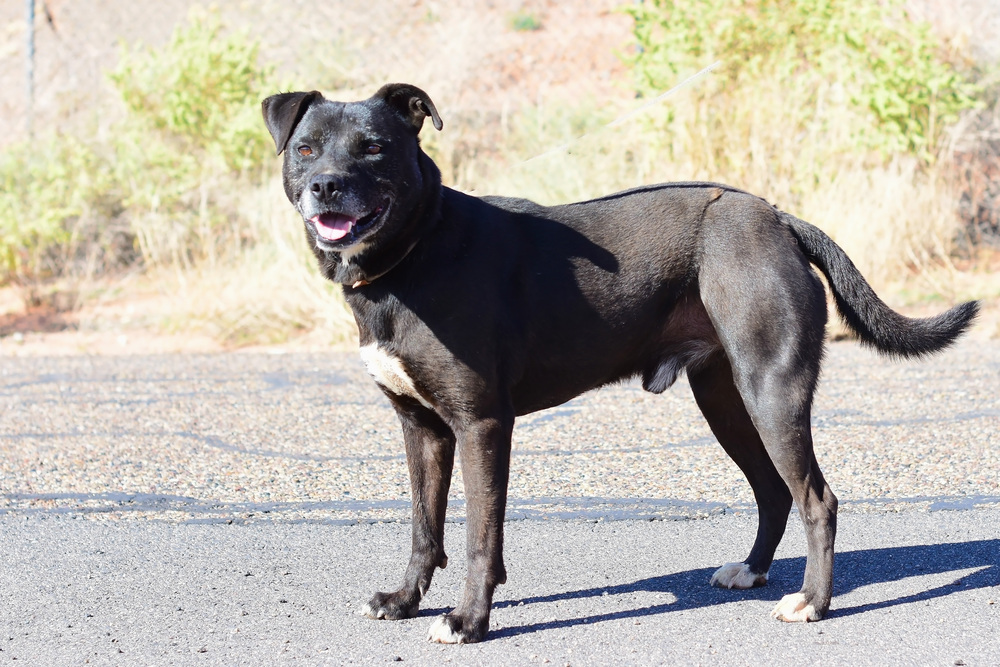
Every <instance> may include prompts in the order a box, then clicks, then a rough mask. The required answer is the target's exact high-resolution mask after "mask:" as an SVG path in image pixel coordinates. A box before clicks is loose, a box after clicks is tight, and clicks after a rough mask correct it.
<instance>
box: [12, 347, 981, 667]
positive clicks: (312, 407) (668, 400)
mask: <svg viewBox="0 0 1000 667" xmlns="http://www.w3.org/2000/svg"><path fill="white" fill-rule="evenodd" d="M998 378H1000V344H998V343H995V342H990V343H983V342H974V343H973V342H967V343H963V344H962V345H960V346H958V347H957V348H956V349H954V350H951V351H949V352H947V353H946V354H943V355H940V356H937V357H935V358H933V359H930V360H927V361H925V362H921V363H898V362H889V361H885V360H881V359H879V358H877V357H875V356H873V355H871V354H870V353H868V352H866V351H864V350H861V349H859V348H858V347H857V346H854V345H848V344H835V345H832V346H831V350H830V353H829V355H828V361H827V364H826V371H825V376H824V381H823V385H822V387H821V390H820V393H819V395H818V397H817V402H816V414H815V419H814V422H815V429H816V443H817V451H818V455H819V458H820V463H821V465H822V466H823V467H824V469H825V470H826V472H827V477H828V479H829V481H830V483H831V486H832V487H833V488H834V490H835V491H836V492H837V493H838V496H839V497H840V498H841V501H842V505H841V507H842V511H841V524H840V535H839V539H838V552H839V556H838V560H837V579H836V584H835V598H834V609H833V611H832V612H831V616H830V618H829V619H828V620H826V621H824V622H823V623H819V624H810V625H808V626H790V625H785V624H781V623H778V622H776V621H772V620H771V619H769V618H768V617H767V612H768V611H769V610H770V608H771V606H773V604H774V602H775V601H776V600H777V599H779V598H780V596H781V595H782V594H783V593H787V592H789V591H791V590H794V589H796V588H797V586H798V583H799V582H800V580H801V573H802V568H803V565H804V559H803V556H804V545H803V539H802V531H801V528H800V527H799V526H798V525H797V523H794V522H793V523H792V524H791V525H790V528H789V531H788V535H787V536H786V539H785V541H784V543H783V544H782V547H781V549H780V550H779V553H778V561H777V562H776V564H775V566H774V569H773V570H772V579H771V582H770V583H769V584H768V585H767V586H765V587H764V588H762V589H757V590H754V591H749V592H730V591H719V590H715V589H711V588H709V587H708V586H707V585H706V582H707V579H708V577H709V575H710V573H711V571H712V569H713V568H714V567H717V566H718V565H720V564H721V563H722V562H725V561H727V560H736V559H739V558H741V557H742V556H744V555H745V551H746V549H747V548H748V546H749V544H750V542H751V541H752V536H753V530H754V521H755V515H754V512H753V503H752V497H751V496H750V494H749V492H748V490H747V489H746V483H745V482H744V481H743V480H742V479H741V478H740V476H739V473H738V471H737V470H735V466H733V465H732V464H731V463H729V462H728V460H727V459H725V457H724V455H723V454H722V453H721V451H720V448H719V447H718V445H716V444H715V443H714V441H713V440H712V438H711V435H710V433H709V432H708V430H707V428H706V427H705V426H704V424H703V423H702V421H701V419H700V418H699V416H698V414H697V410H696V408H695V407H694V405H693V401H692V400H691V398H690V395H689V392H688V391H687V389H686V387H685V386H683V383H678V386H677V387H675V388H674V389H673V390H671V391H670V392H668V393H667V394H666V395H664V396H659V397H655V396H650V395H649V394H646V393H644V392H642V391H641V390H640V389H639V388H638V387H637V386H635V385H624V386H621V387H615V388H610V389H606V390H603V391H600V392H595V393H593V394H589V395H587V396H585V397H582V398H580V399H577V400H575V401H572V402H570V403H568V404H566V405H564V406H561V407H559V408H556V409H553V410H550V411H546V412H544V413H539V414H537V415H532V416H530V417H528V418H525V419H524V420H522V421H521V423H520V424H519V426H518V429H517V436H516V442H515V449H516V453H515V464H514V471H513V475H514V477H513V480H512V484H511V511H510V513H509V515H510V517H511V518H512V519H513V520H512V521H511V522H510V523H509V524H508V527H507V563H508V570H509V572H510V583H509V584H507V585H506V586H503V587H501V589H500V591H499V593H498V605H497V609H496V611H495V613H494V616H493V632H492V635H491V637H492V639H491V641H488V642H486V643H484V644H481V645H477V646H467V647H439V646H435V645H431V644H429V643H426V642H425V641H424V640H423V637H424V633H425V632H426V628H427V626H428V625H429V623H430V618H428V617H421V618H417V619H414V620H410V621H404V622H396V623H390V622H375V621H369V620H367V619H363V618H360V617H358V616H356V615H355V614H354V611H355V610H356V609H357V608H358V607H359V606H360V604H361V603H363V602H364V601H365V600H366V599H367V597H368V596H369V595H370V593H371V592H372V591H373V590H374V589H376V588H381V589H385V588H387V587H389V586H391V585H393V584H395V583H396V580H397V578H398V577H399V575H400V573H401V568H402V566H403V563H404V562H405V558H406V552H407V548H408V541H409V540H408V531H409V528H408V526H407V525H406V524H405V523H400V520H405V517H406V513H407V510H408V501H407V497H408V494H407V484H406V472H405V464H404V462H403V459H402V456H401V455H400V445H399V442H398V433H397V430H398V429H397V426H396V424H395V420H394V417H393V415H392V413H391V411H390V410H389V409H388V406H387V404H386V402H385V401H384V399H382V398H381V397H380V395H379V394H378V392H377V391H376V390H374V389H373V387H372V385H371V383H370V381H368V380H367V378H366V377H365V376H364V372H363V370H362V369H361V367H360V364H359V363H358V361H357V359H356V356H355V355H354V354H346V353H330V354H312V355H304V354H294V355H275V354H270V355H268V354H232V355H205V356H159V357H156V356H153V357H50V358H31V359H27V358H26V359H19V358H13V357H3V358H0V531H2V539H0V556H2V558H0V659H13V658H18V661H17V663H18V664H42V665H51V664H82V663H84V661H86V660H88V659H89V660H90V661H91V663H92V664H171V663H177V664H189V663H190V664H193V663H206V664H280V663H284V662H292V661H296V662H298V663H299V664H342V663H348V662H355V663H362V664H382V663H385V662H394V661H396V659H397V658H399V659H401V660H402V661H403V662H404V663H410V664H437V663H440V662H443V661H450V662H452V663H454V664H530V663H536V662H537V663H545V662H546V661H548V662H549V663H550V664H567V663H570V664H615V663H617V664H620V663H622V662H624V663H634V664H661V663H665V662H684V663H706V664H754V663H761V662H777V661H784V662H787V661H791V660H795V661H807V662H810V663H823V664H886V663H893V664H947V665H950V664H962V663H964V664H968V665H979V664H983V665H997V664H1000V642H998V641H997V639H996V637H998V636H1000V429H998V427H1000V379H998ZM460 489H461V477H460V476H459V477H458V479H457V480H456V489H455V492H454V494H453V495H454V502H453V503H452V506H451V508H450V510H449V516H450V517H451V518H452V520H453V523H451V524H449V526H448V545H449V554H450V556H451V563H452V564H451V566H449V568H448V569H447V570H445V571H443V572H441V573H440V574H439V576H438V578H437V580H436V581H435V584H434V586H433V588H432V591H431V593H430V595H429V597H428V599H427V600H426V605H425V606H426V612H425V613H426V614H428V615H430V614H434V613H440V612H441V611H444V610H446V609H447V608H448V607H449V605H451V604H453V603H454V602H455V600H456V599H457V596H458V594H459V591H460V588H461V583H462V574H463V569H464V561H463V542H464V535H463V533H464V525H463V524H462V523H461V518H462V515H463V512H464V504H463V502H462V495H461V493H460ZM649 519H659V520H656V521H650V520H649ZM688 519H691V520H688ZM694 519H697V520H694Z"/></svg>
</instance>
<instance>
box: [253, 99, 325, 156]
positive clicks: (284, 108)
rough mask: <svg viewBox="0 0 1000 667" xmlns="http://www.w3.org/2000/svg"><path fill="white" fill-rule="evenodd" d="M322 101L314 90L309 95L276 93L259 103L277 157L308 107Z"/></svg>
mask: <svg viewBox="0 0 1000 667" xmlns="http://www.w3.org/2000/svg"><path fill="white" fill-rule="evenodd" d="M322 99H323V95H322V94H321V93H320V92H319V91H318V90H314V91H312V92H309V93H278V94H277V95H271V96H270V97H268V98H267V99H266V100H264V101H263V102H261V111H262V112H263V113H264V123H265V124H266V125H267V131H268V132H270V133H271V138H273V139H274V147H275V148H276V149H277V151H278V155H281V153H282V151H284V150H285V145H286V144H287V143H288V139H289V138H290V137H291V136H292V132H294V131H295V126H296V125H298V123H299V121H300V120H302V116H303V114H305V112H306V109H308V108H309V105H310V104H312V103H313V102H316V101H319V100H322Z"/></svg>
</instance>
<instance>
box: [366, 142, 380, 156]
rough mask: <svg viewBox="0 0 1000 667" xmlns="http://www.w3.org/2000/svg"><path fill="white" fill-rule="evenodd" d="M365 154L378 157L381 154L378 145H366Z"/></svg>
mask: <svg viewBox="0 0 1000 667" xmlns="http://www.w3.org/2000/svg"><path fill="white" fill-rule="evenodd" d="M365 152H366V153H368V154H369V155H378V154H379V153H381V152H382V147H381V146H379V145H378V144H368V148H366V149H365Z"/></svg>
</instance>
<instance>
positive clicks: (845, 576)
mask: <svg viewBox="0 0 1000 667" xmlns="http://www.w3.org/2000/svg"><path fill="white" fill-rule="evenodd" d="M835 563H836V565H835V576H834V596H835V597H834V608H832V609H831V610H830V612H829V613H828V614H827V618H838V617H847V616H853V615H854V614H860V613H864V612H869V611H873V610H876V609H884V608H886V607H893V606H897V605H901V604H908V603H912V602H919V601H923V600H931V599H934V598H939V597H944V596H947V595H950V594H952V593H954V592H957V591H959V590H969V589H976V588H987V587H990V586H997V585H1000V540H980V541H972V542H955V543H949V544H933V545H920V546H910V547H892V548H886V549H867V550H862V551H847V552H843V553H838V554H837V556H836V561H835ZM804 567H805V558H785V559H781V560H776V561H775V562H774V564H773V565H772V567H771V571H770V578H769V583H768V584H767V585H766V586H763V587H760V588H754V589H750V590H725V589H718V588H712V587H710V586H709V585H708V580H709V578H710V577H711V576H712V573H713V572H714V571H715V570H714V568H702V569H697V570H687V571H684V572H677V573H675V574H669V575H665V576H662V577H651V578H649V579H640V580H639V581H636V582H634V583H629V584H619V585H616V586H601V587H598V588H587V589H583V590H576V591H567V592H565V593H556V594H552V595H541V596H533V597H526V598H521V599H519V600H502V601H499V602H497V603H496V604H495V605H494V607H495V608H498V609H499V608H505V607H515V606H521V605H530V604H537V603H548V602H558V601H561V600H577V599H583V598H590V597H602V596H605V595H607V596H611V595H620V594H629V593H636V592H647V593H669V594H671V595H672V596H674V597H675V598H676V599H675V600H674V601H672V602H670V603H665V604H656V605H651V606H647V607H640V608H633V609H625V610H620V611H614V612H608V613H604V614H595V615H592V616H584V617H579V618H567V619H561V620H553V621H546V622H543V623H534V624H529V625H521V626H512V627H504V628H500V629H497V630H495V631H491V633H490V636H491V637H492V638H499V637H510V636H515V635H519V634H525V633H531V632H537V631H540V630H551V629H558V628H567V627H574V626H579V625H591V624H594V623H601V622H603V621H613V620H620V619H628V618H642V617H644V616H652V615H656V614H664V613H668V612H673V611H683V610H686V609H696V608H702V607H710V606H713V605H719V604H726V603H729V602H736V601H739V600H748V599H751V600H752V599H756V600H774V601H777V600H778V599H779V598H780V597H781V596H782V595H783V594H785V593H791V592H794V591H796V590H798V586H799V583H800V582H801V577H802V571H803V568H804ZM972 568H979V569H978V570H976V571H975V572H972V573H970V574H967V575H963V576H961V577H956V579H951V580H949V581H948V582H947V583H945V584H943V585H940V586H936V587H934V588H928V589H926V590H922V591H919V592H917V593H913V594H910V595H904V596H902V597H895V598H892V599H885V600H881V601H878V602H869V603H866V604H862V605H857V606H854V607H837V606H836V596H837V595H843V594H844V593H846V592H849V591H852V590H854V589H857V588H861V587H863V586H868V585H871V584H881V583H889V582H893V581H899V580H902V579H907V578H910V577H918V576H923V575H931V574H943V573H947V572H957V571H960V570H967V569H972ZM441 611H444V610H441Z"/></svg>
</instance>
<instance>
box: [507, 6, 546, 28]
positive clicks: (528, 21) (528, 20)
mask: <svg viewBox="0 0 1000 667" xmlns="http://www.w3.org/2000/svg"><path fill="white" fill-rule="evenodd" d="M508 25H510V29H511V30H513V31H514V32H534V31H536V30H541V29H542V21H541V19H539V18H538V17H537V16H535V15H534V14H532V13H530V12H523V11H522V12H517V13H516V14H514V15H512V16H511V17H510V19H509V20H508Z"/></svg>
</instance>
